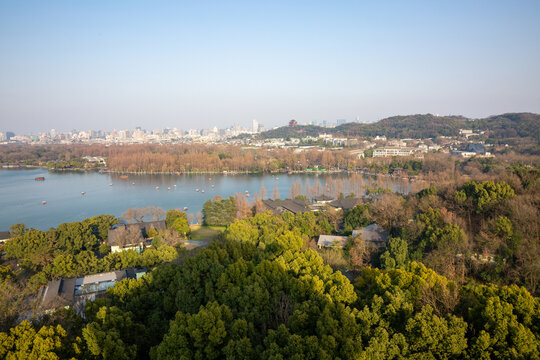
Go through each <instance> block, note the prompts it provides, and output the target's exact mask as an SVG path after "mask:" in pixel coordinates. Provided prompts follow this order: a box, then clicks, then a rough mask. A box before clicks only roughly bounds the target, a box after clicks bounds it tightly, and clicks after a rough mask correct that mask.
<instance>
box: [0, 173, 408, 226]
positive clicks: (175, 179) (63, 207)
mask: <svg viewBox="0 0 540 360" xmlns="http://www.w3.org/2000/svg"><path fill="white" fill-rule="evenodd" d="M41 176H43V177H45V181H36V180H35V178H36V177H41ZM353 177H354V178H355V179H356V180H355V181H354V182H352V181H351V179H352V178H353ZM298 181H299V182H301V183H302V185H303V188H304V190H303V193H304V192H305V188H306V184H308V186H310V187H312V186H313V185H314V183H321V185H322V187H324V186H325V185H326V184H327V183H329V187H330V188H336V189H338V190H339V191H341V192H344V193H348V192H350V191H353V190H354V189H356V190H354V191H355V192H356V193H359V192H360V191H362V187H363V186H371V185H374V184H375V178H373V177H368V176H362V175H355V176H352V177H351V176H350V175H349V174H346V173H338V174H279V175H271V174H263V175H253V174H236V175H221V174H219V175H217V174H211V175H202V174H196V175H194V174H185V175H131V174H130V175H129V176H128V179H122V178H120V175H119V174H109V173H97V172H49V171H48V170H46V169H0V231H7V230H8V228H9V226H11V225H12V224H15V223H24V224H25V225H26V226H27V227H32V228H35V229H40V230H47V229H49V228H50V227H57V226H58V225H59V224H61V223H64V222H72V221H80V220H83V219H85V218H88V217H92V216H96V215H100V214H110V215H114V216H117V217H118V216H120V215H121V214H122V213H123V212H124V211H125V210H126V209H128V208H133V207H137V208H139V207H146V206H150V205H153V206H161V207H162V208H163V209H165V210H168V209H178V208H180V209H183V208H184V207H187V208H188V210H187V212H191V213H193V214H196V213H197V212H198V211H201V210H202V206H203V204H204V202H205V201H206V200H208V199H212V198H214V196H216V195H220V196H221V197H228V196H234V194H235V193H237V192H240V193H245V191H246V190H247V191H248V192H249V194H251V197H250V198H249V199H250V200H251V199H252V198H253V195H254V194H255V193H259V192H260V189H261V185H263V184H264V187H265V188H266V192H267V196H266V198H269V197H271V196H272V193H273V189H274V185H275V186H277V189H278V191H279V194H280V197H281V198H287V197H288V195H289V190H290V188H291V186H292V185H293V183H294V182H298ZM385 181H386V182H384V184H383V182H381V179H380V178H379V183H378V184H383V185H385V186H386V187H389V188H391V189H392V190H394V191H400V192H408V191H409V184H408V183H407V184H405V183H400V181H398V180H393V179H391V180H388V179H387V180H385ZM111 184H112V185H111ZM175 185H176V187H175ZM157 187H159V189H157ZM168 188H170V190H168ZM196 189H199V190H200V191H199V192H196ZM202 190H204V193H203V192H202ZM82 192H84V195H83V194H82ZM43 201H45V202H46V204H45V205H43V204H42V202H43Z"/></svg>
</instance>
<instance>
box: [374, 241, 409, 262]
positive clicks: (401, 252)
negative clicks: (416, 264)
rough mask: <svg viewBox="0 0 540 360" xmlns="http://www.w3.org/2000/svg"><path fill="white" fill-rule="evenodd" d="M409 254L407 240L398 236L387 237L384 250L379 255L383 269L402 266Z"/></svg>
mask: <svg viewBox="0 0 540 360" xmlns="http://www.w3.org/2000/svg"><path fill="white" fill-rule="evenodd" d="M408 256H409V252H408V248H407V242H406V241H405V240H403V239H401V238H399V237H397V238H394V237H391V238H390V239H388V244H387V245H386V251H385V252H384V253H383V254H382V255H381V264H382V267H383V268H385V269H396V268H402V267H404V266H405V264H406V263H407V259H408Z"/></svg>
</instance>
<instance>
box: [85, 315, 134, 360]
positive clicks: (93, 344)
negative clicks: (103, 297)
mask: <svg viewBox="0 0 540 360" xmlns="http://www.w3.org/2000/svg"><path fill="white" fill-rule="evenodd" d="M143 333H144V329H143V328H142V327H141V325H139V324H136V323H134V322H133V320H132V318H131V313H129V312H125V311H121V310H120V309H118V308H117V307H110V308H108V307H105V306H104V307H101V308H100V309H99V311H98V312H97V314H96V315H95V319H94V320H93V321H91V322H90V323H89V324H88V325H86V327H85V328H84V329H83V337H84V340H85V342H86V346H87V347H88V350H89V351H90V353H91V354H92V355H94V356H96V357H98V358H100V359H126V360H127V359H133V358H135V354H136V351H137V346H136V345H135V344H137V342H140V337H141V336H142V334H143Z"/></svg>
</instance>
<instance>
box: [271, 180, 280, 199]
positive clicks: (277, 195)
mask: <svg viewBox="0 0 540 360" xmlns="http://www.w3.org/2000/svg"><path fill="white" fill-rule="evenodd" d="M272 199H274V200H277V199H279V190H278V187H277V184H274V190H272Z"/></svg>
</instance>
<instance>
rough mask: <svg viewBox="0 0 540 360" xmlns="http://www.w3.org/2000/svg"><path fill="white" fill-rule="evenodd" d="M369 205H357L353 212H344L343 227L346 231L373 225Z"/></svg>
mask: <svg viewBox="0 0 540 360" xmlns="http://www.w3.org/2000/svg"><path fill="white" fill-rule="evenodd" d="M369 211H370V208H369V205H368V204H362V205H357V206H355V207H354V208H352V209H351V210H346V211H344V212H343V226H344V228H345V231H352V230H355V229H360V228H363V227H365V226H368V225H369V224H371V223H372V221H371V215H370V213H369Z"/></svg>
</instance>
